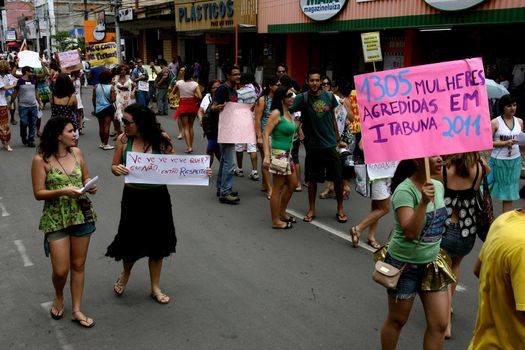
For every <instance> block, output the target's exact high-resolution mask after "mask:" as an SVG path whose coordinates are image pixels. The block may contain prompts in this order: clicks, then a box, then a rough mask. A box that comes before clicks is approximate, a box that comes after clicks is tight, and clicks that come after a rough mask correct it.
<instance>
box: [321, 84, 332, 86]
mask: <svg viewBox="0 0 525 350" xmlns="http://www.w3.org/2000/svg"><path fill="white" fill-rule="evenodd" d="M321 85H322V86H330V85H332V84H330V83H322V84H321Z"/></svg>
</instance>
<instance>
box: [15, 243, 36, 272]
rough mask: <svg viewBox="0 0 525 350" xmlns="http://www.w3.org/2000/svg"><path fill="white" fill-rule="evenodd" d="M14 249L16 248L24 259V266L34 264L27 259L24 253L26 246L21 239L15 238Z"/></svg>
mask: <svg viewBox="0 0 525 350" xmlns="http://www.w3.org/2000/svg"><path fill="white" fill-rule="evenodd" d="M15 245H16V249H18V252H19V253H20V256H21V257H22V260H23V261H24V267H28V266H33V265H34V264H33V263H32V262H31V260H30V259H29V256H28V255H27V253H26V247H25V245H24V243H22V241H21V240H19V239H17V240H15Z"/></svg>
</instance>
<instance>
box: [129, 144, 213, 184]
mask: <svg viewBox="0 0 525 350" xmlns="http://www.w3.org/2000/svg"><path fill="white" fill-rule="evenodd" d="M209 165H210V156H208V155H175V154H148V153H139V152H128V153H127V157H126V167H127V168H128V170H129V175H127V176H126V180H125V181H126V183H142V184H166V185H198V186H208V182H209V177H208V170H207V169H208V167H209Z"/></svg>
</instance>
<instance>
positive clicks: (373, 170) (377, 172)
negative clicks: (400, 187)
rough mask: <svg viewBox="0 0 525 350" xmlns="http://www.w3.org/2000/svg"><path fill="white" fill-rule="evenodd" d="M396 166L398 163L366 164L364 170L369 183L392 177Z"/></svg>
mask: <svg viewBox="0 0 525 350" xmlns="http://www.w3.org/2000/svg"><path fill="white" fill-rule="evenodd" d="M398 164H399V162H398V161H392V162H383V163H371V164H367V165H366V170H367V171H368V177H369V178H370V181H374V180H378V179H389V178H391V177H393V176H394V173H395V172H396V169H397V165H398Z"/></svg>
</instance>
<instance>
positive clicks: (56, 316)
mask: <svg viewBox="0 0 525 350" xmlns="http://www.w3.org/2000/svg"><path fill="white" fill-rule="evenodd" d="M53 308H54V309H55V310H57V311H58V312H57V313H53ZM49 314H50V315H51V318H52V319H53V320H60V319H61V318H62V317H63V316H64V307H63V306H62V309H59V308H58V307H57V306H56V305H55V304H53V306H51V310H49Z"/></svg>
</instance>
